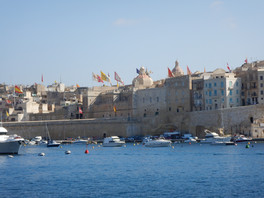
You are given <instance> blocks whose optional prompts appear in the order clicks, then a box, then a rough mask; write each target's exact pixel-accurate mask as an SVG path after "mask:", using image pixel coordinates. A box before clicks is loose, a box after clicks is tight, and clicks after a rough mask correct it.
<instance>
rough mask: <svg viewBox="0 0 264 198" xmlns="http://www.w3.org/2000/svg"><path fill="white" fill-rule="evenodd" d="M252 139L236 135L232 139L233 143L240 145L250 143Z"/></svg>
mask: <svg viewBox="0 0 264 198" xmlns="http://www.w3.org/2000/svg"><path fill="white" fill-rule="evenodd" d="M251 140H252V138H250V137H245V136H244V135H235V136H234V137H233V138H232V141H233V142H236V143H239V142H248V141H251Z"/></svg>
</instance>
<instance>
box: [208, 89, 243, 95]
mask: <svg viewBox="0 0 264 198" xmlns="http://www.w3.org/2000/svg"><path fill="white" fill-rule="evenodd" d="M213 93H214V96H217V90H214V92H213ZM236 94H237V95H238V94H239V91H238V89H237V90H236ZM205 95H209V96H212V91H208V92H207V91H206V92H205ZM224 95H225V91H224V90H221V96H224ZM229 95H230V96H232V95H233V90H229Z"/></svg>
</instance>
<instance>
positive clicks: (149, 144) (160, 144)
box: [142, 137, 171, 147]
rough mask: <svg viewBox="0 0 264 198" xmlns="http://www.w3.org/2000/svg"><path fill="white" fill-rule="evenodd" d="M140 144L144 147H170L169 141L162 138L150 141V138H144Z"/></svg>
mask: <svg viewBox="0 0 264 198" xmlns="http://www.w3.org/2000/svg"><path fill="white" fill-rule="evenodd" d="M142 144H143V145H144V146H145V147H168V146H170V145H171V141H170V140H165V139H162V138H158V139H152V138H150V137H145V138H144V139H143V142H142Z"/></svg>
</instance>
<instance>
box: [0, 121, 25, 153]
mask: <svg viewBox="0 0 264 198" xmlns="http://www.w3.org/2000/svg"><path fill="white" fill-rule="evenodd" d="M22 141H24V139H23V138H21V137H20V136H18V135H7V130H6V129H5V128H4V127H2V126H0V154H18V151H19V148H20V146H21V143H22Z"/></svg>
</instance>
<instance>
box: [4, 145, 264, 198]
mask: <svg viewBox="0 0 264 198" xmlns="http://www.w3.org/2000/svg"><path fill="white" fill-rule="evenodd" d="M93 146H94V148H93ZM252 146H254V147H252ZM85 149H86V146H85V145H63V146H62V148H47V147H45V146H26V147H22V148H21V150H20V154H19V155H14V158H9V157H8V156H6V155H2V156H0V197H1V198H3V197H8V198H9V197H246V198H252V197H264V144H260V143H259V144H252V143H251V147H250V148H249V149H246V148H245V144H239V145H238V146H212V145H200V144H195V145H194V144H192V145H189V144H174V148H173V147H168V148H145V147H144V146H142V145H135V146H134V145H133V144H127V145H126V147H122V148H105V147H102V146H101V147H98V145H89V146H88V150H89V152H90V153H89V154H88V155H87V154H84V151H85ZM65 150H71V152H72V153H71V154H70V155H66V154H65V153H64V152H65ZM40 152H44V153H45V154H46V155H45V156H44V157H40V156H38V154H39V153H40Z"/></svg>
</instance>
